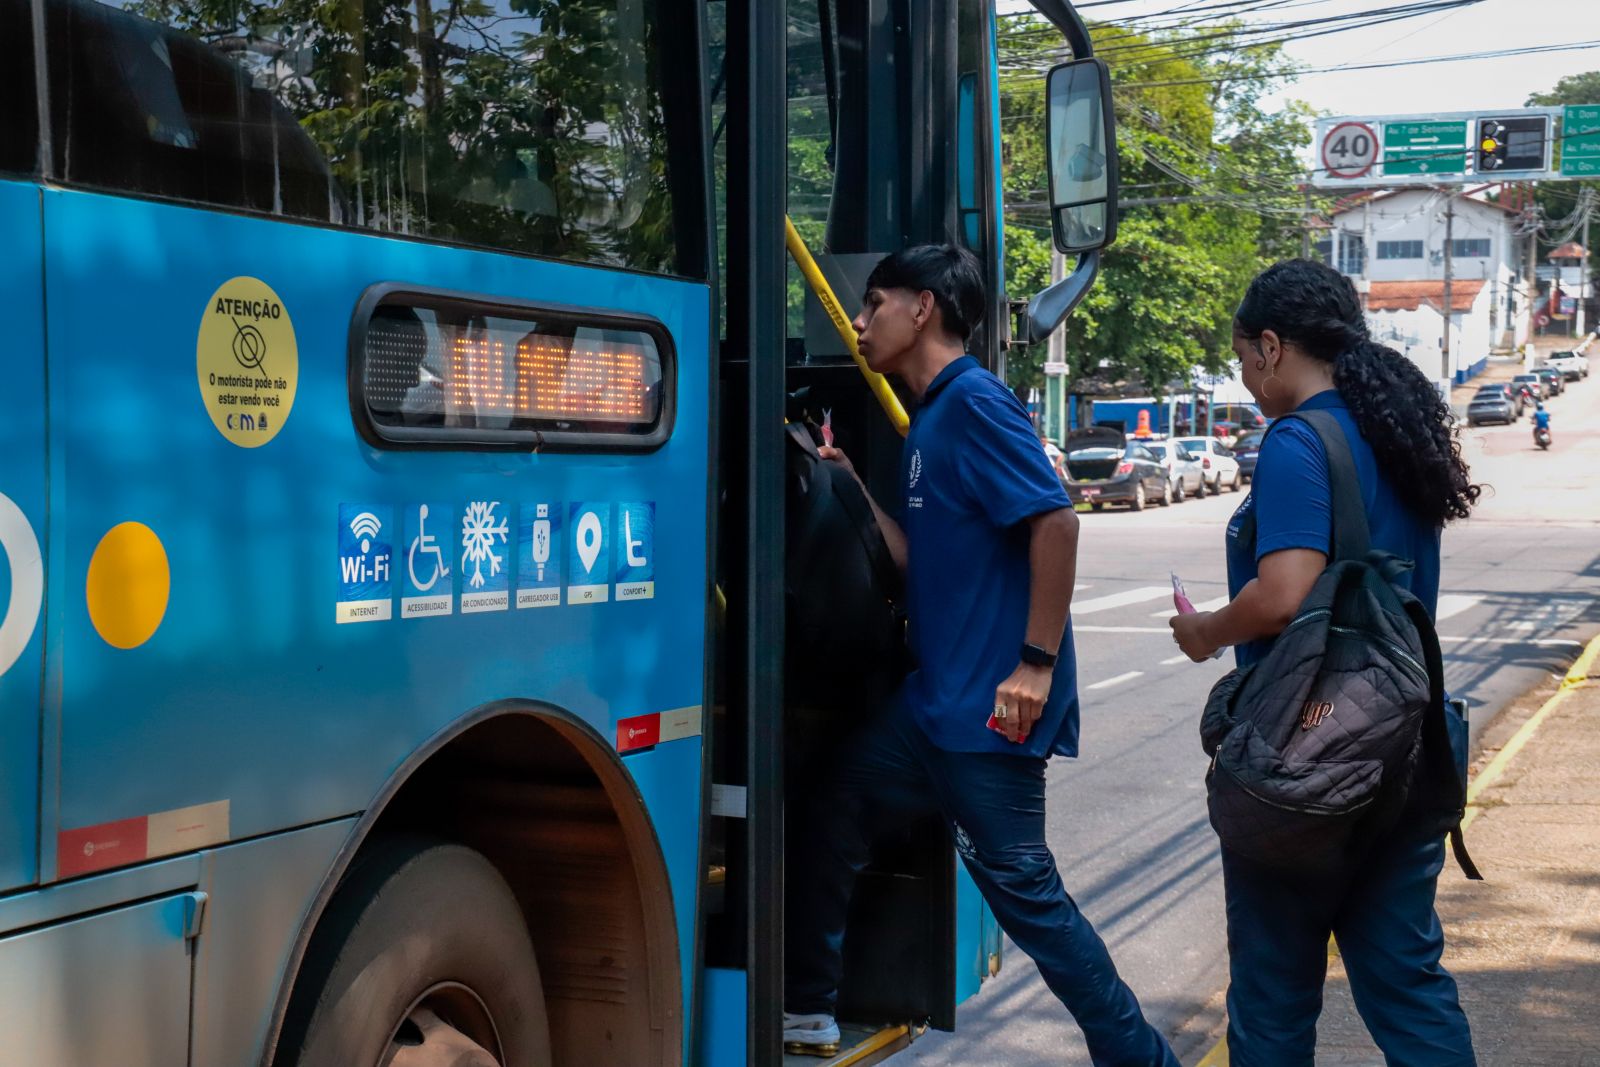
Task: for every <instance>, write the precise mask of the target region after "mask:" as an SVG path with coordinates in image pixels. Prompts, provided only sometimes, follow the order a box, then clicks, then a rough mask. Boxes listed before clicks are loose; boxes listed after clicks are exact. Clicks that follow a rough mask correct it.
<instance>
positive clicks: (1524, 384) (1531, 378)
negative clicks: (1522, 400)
mask: <svg viewBox="0 0 1600 1067" xmlns="http://www.w3.org/2000/svg"><path fill="white" fill-rule="evenodd" d="M1511 386H1512V388H1514V389H1520V390H1521V391H1523V392H1525V393H1527V394H1528V395H1529V396H1531V397H1533V399H1535V400H1543V399H1544V383H1543V382H1541V381H1540V380H1539V376H1538V375H1537V374H1519V375H1517V376H1516V377H1515V378H1513V379H1511Z"/></svg>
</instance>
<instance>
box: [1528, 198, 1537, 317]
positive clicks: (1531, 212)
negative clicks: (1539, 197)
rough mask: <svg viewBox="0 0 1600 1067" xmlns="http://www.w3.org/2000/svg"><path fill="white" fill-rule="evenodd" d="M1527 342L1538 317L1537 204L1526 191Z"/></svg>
mask: <svg viewBox="0 0 1600 1067" xmlns="http://www.w3.org/2000/svg"><path fill="white" fill-rule="evenodd" d="M1527 288H1528V344H1530V345H1531V344H1533V334H1534V331H1535V330H1536V329H1537V326H1536V325H1535V322H1536V320H1537V319H1538V317H1539V310H1538V307H1539V204H1538V202H1537V201H1536V200H1534V198H1533V192H1532V191H1531V190H1530V191H1529V192H1528V279H1527Z"/></svg>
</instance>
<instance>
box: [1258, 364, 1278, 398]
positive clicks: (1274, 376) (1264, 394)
mask: <svg viewBox="0 0 1600 1067" xmlns="http://www.w3.org/2000/svg"><path fill="white" fill-rule="evenodd" d="M1277 380H1278V371H1277V368H1273V371H1272V373H1271V374H1269V375H1267V376H1266V377H1265V378H1263V379H1261V399H1262V400H1272V399H1275V398H1274V397H1273V395H1272V390H1271V389H1268V388H1267V386H1268V385H1270V384H1271V383H1273V382H1275V381H1277Z"/></svg>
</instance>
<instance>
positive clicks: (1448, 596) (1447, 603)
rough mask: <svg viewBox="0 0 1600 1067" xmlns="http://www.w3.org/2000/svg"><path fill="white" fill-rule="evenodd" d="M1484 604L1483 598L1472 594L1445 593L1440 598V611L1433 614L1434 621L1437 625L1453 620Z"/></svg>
mask: <svg viewBox="0 0 1600 1067" xmlns="http://www.w3.org/2000/svg"><path fill="white" fill-rule="evenodd" d="M1482 602H1483V597H1481V596H1474V595H1473V594H1471V593H1445V594H1443V595H1441V596H1440V597H1439V605H1438V610H1436V611H1435V612H1434V614H1433V621H1434V623H1435V624H1436V625H1437V624H1438V623H1441V622H1444V620H1446V619H1453V618H1455V617H1456V616H1457V615H1460V614H1461V613H1462V612H1463V611H1466V610H1467V609H1468V608H1470V607H1474V606H1475V605H1477V604H1481V603H1482Z"/></svg>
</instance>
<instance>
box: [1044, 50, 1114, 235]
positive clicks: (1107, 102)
mask: <svg viewBox="0 0 1600 1067" xmlns="http://www.w3.org/2000/svg"><path fill="white" fill-rule="evenodd" d="M1045 96H1046V99H1047V100H1048V102H1049V117H1048V119H1047V122H1048V126H1047V127H1046V131H1045V136H1046V159H1047V161H1048V164H1049V173H1050V218H1051V229H1052V230H1053V231H1054V235H1055V242H1056V248H1057V249H1058V250H1059V251H1061V252H1062V253H1063V254H1066V255H1074V254H1081V253H1084V252H1092V251H1094V250H1096V249H1099V248H1104V247H1106V246H1107V245H1109V244H1110V243H1111V242H1112V241H1113V240H1115V239H1116V236H1117V128H1116V120H1115V117H1114V115H1113V112H1112V107H1111V72H1110V70H1109V69H1108V68H1107V67H1106V64H1105V61H1104V60H1100V59H1095V58H1093V57H1090V58H1087V59H1077V60H1073V61H1071V62H1068V63H1062V64H1060V65H1058V66H1055V67H1052V68H1051V70H1050V74H1049V78H1048V80H1047V81H1046V83H1045Z"/></svg>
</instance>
